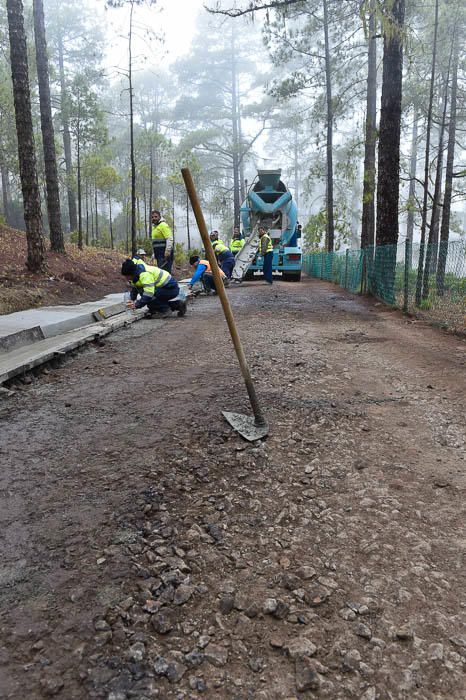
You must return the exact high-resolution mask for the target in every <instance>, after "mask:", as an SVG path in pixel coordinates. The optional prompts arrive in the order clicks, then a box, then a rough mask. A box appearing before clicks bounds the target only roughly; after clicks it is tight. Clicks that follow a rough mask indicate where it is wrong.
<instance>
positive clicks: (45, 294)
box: [0, 225, 124, 314]
mask: <svg viewBox="0 0 466 700" xmlns="http://www.w3.org/2000/svg"><path fill="white" fill-rule="evenodd" d="M26 256H27V248H26V234H25V233H24V232H23V231H17V230H15V229H12V228H9V227H8V226H2V225H0V314H7V313H11V312H13V311H21V310H22V309H28V308H31V307H35V306H48V305H52V304H76V303H80V302H84V301H90V300H93V299H98V298H99V297H100V296H105V294H109V293H111V292H118V291H119V290H120V289H121V290H123V288H124V282H123V280H122V278H121V275H120V272H119V269H120V265H121V262H122V260H123V258H124V255H123V254H122V253H117V252H115V251H110V250H102V249H100V248H86V249H85V250H79V248H78V247H77V246H76V245H72V244H67V246H66V255H59V254H58V253H52V252H51V251H47V269H46V272H45V274H33V273H31V272H29V270H28V269H27V268H26Z"/></svg>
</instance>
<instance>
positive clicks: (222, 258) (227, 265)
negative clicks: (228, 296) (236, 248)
mask: <svg viewBox="0 0 466 700" xmlns="http://www.w3.org/2000/svg"><path fill="white" fill-rule="evenodd" d="M210 240H211V241H212V247H213V249H214V251H215V255H216V256H217V260H218V263H219V265H220V268H221V269H222V270H223V272H224V273H225V275H226V276H227V278H228V279H231V274H232V272H233V268H234V266H235V256H234V255H233V253H232V252H231V250H230V249H229V248H227V246H226V245H225V243H223V242H222V241H220V240H219V238H218V232H217V231H213V232H212V233H211V234H210Z"/></svg>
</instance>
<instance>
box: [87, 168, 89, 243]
mask: <svg viewBox="0 0 466 700" xmlns="http://www.w3.org/2000/svg"><path fill="white" fill-rule="evenodd" d="M86 245H87V246H88V245H89V183H88V182H87V181H86Z"/></svg>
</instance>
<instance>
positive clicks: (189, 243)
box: [186, 194, 191, 251]
mask: <svg viewBox="0 0 466 700" xmlns="http://www.w3.org/2000/svg"><path fill="white" fill-rule="evenodd" d="M186 232H187V234H188V251H189V250H191V233H190V231H189V197H188V194H186Z"/></svg>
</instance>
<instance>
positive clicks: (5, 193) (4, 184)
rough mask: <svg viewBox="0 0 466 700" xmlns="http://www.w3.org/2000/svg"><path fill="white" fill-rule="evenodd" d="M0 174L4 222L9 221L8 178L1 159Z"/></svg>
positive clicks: (9, 198)
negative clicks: (0, 178)
mask: <svg viewBox="0 0 466 700" xmlns="http://www.w3.org/2000/svg"><path fill="white" fill-rule="evenodd" d="M0 175H1V177H2V201H3V216H4V217H5V223H7V224H9V223H10V217H11V213H10V202H11V197H10V179H9V174H8V168H7V167H6V165H5V163H4V162H3V160H1V161H0Z"/></svg>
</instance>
